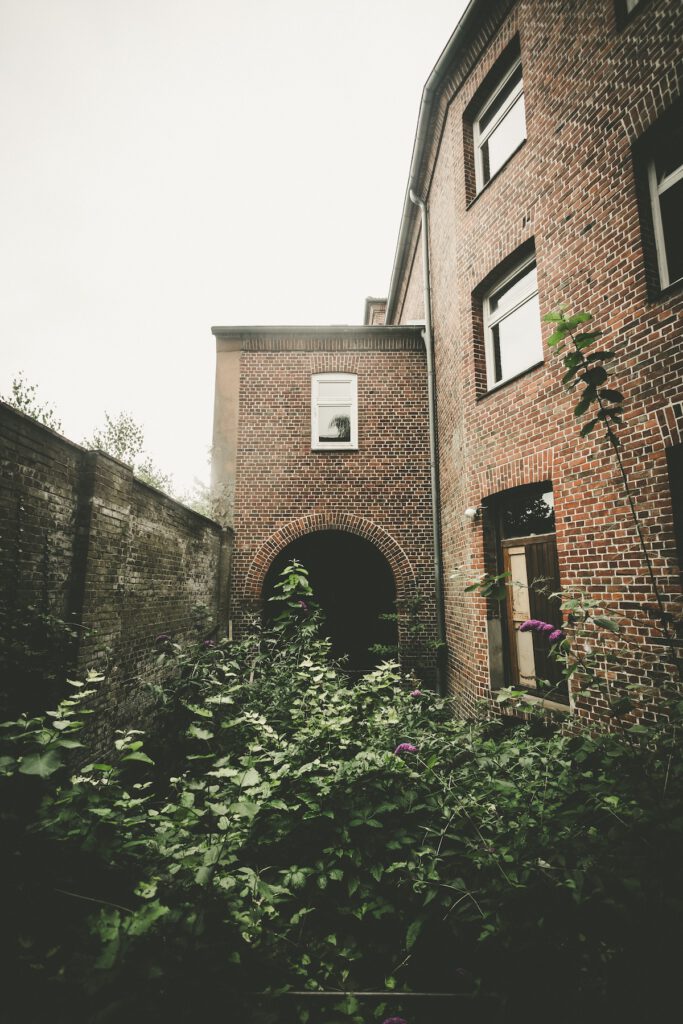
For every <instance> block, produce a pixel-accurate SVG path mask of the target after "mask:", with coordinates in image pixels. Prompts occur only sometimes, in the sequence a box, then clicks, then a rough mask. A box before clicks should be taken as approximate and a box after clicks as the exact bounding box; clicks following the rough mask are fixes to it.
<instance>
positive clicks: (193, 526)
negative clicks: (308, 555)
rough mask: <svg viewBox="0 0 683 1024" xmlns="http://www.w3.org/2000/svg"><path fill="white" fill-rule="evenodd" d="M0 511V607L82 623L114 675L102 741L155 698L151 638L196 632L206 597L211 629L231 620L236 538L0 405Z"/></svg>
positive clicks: (99, 732)
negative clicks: (149, 684)
mask: <svg viewBox="0 0 683 1024" xmlns="http://www.w3.org/2000/svg"><path fill="white" fill-rule="evenodd" d="M0 515H1V517H2V518H1V540H0V613H4V614H5V615H7V614H8V613H11V612H12V611H14V610H17V609H23V608H26V607H27V606H29V605H32V606H34V607H35V608H36V609H37V610H38V611H39V612H40V613H49V614H52V615H55V616H57V617H58V618H61V619H63V620H65V621H67V622H76V623H78V624H80V625H82V626H83V627H84V629H85V635H84V638H83V639H82V641H81V643H80V645H79V649H78V650H77V651H76V652H75V659H76V662H77V666H78V668H80V669H83V668H85V667H88V666H97V667H99V668H101V669H102V671H103V672H104V673H105V675H106V683H105V685H104V687H103V690H102V695H101V699H100V701H99V706H100V708H101V710H102V711H103V714H102V715H98V716H96V721H95V723H94V726H93V733H94V737H95V742H96V744H97V745H99V746H102V745H105V744H106V742H107V741H108V739H109V738H110V736H111V732H112V729H114V728H119V727H122V726H123V725H124V724H129V723H131V722H132V721H135V720H136V716H137V715H138V714H139V713H142V712H144V709H145V707H146V706H147V705H148V704H149V691H148V689H147V687H146V685H144V684H143V682H142V680H144V681H145V683H146V682H150V681H152V680H154V679H155V678H156V670H155V660H156V655H157V651H156V647H155V643H154V640H155V637H156V636H158V635H159V634H160V633H170V634H172V635H173V637H174V638H178V639H182V638H184V637H188V636H191V635H193V631H194V623H195V621H196V619H197V616H196V611H195V609H196V606H198V605H202V606H203V607H204V608H205V610H206V616H207V621H208V625H207V626H206V631H207V632H208V630H209V629H210V628H211V626H212V625H214V626H216V625H218V624H219V622H220V621H221V620H225V611H226V607H225V606H226V601H227V573H228V570H229V554H230V537H229V535H228V534H226V532H225V531H223V530H221V528H220V527H219V526H218V525H217V524H216V523H213V522H212V521H211V520H208V519H206V518H205V517H204V516H201V515H198V514H197V513H195V512H193V511H192V510H191V509H189V508H186V507H185V506H184V505H181V504H179V503H178V502H176V501H174V500H173V499H171V498H169V497H168V496H167V495H164V494H162V493H161V492H160V491H157V490H155V489H154V488H152V487H149V486H147V485H146V484H144V483H142V482H141V481H139V480H137V479H135V477H134V476H133V473H132V472H131V470H130V468H129V467H128V466H124V465H123V464H122V463H120V462H118V461H117V460H116V459H112V458H110V457H109V456H108V455H105V454H103V453H102V452H88V451H86V450H85V449H83V448H81V447H79V446H78V445H76V444H73V443H72V442H70V441H67V440H66V439H65V438H63V437H61V436H59V435H58V434H56V433H55V432H54V431H52V430H49V429H48V428H47V427H44V426H42V425H41V424H39V423H37V422H36V421H35V420H32V419H30V418H29V417H27V416H24V415H22V414H21V413H18V412H17V411H16V410H14V409H11V408H9V407H8V406H6V405H4V404H2V403H0ZM2 685H3V687H7V686H10V687H11V685H12V681H11V680H3V684H2ZM12 703H13V704H16V703H17V699H16V695H12Z"/></svg>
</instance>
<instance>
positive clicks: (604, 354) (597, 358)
mask: <svg viewBox="0 0 683 1024" xmlns="http://www.w3.org/2000/svg"><path fill="white" fill-rule="evenodd" d="M608 359H614V352H608V351H606V350H601V351H600V352H591V353H590V354H589V355H587V356H586V362H587V363H598V362H606V361H607V360H608Z"/></svg>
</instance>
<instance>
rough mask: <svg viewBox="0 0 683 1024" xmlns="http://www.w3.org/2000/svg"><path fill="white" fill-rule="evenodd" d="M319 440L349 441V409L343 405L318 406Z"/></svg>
mask: <svg viewBox="0 0 683 1024" xmlns="http://www.w3.org/2000/svg"><path fill="white" fill-rule="evenodd" d="M318 425H319V430H318V440H319V441H335V442H337V443H339V442H340V441H350V440H351V410H350V408H349V407H348V406H344V405H327V406H320V408H319V412H318Z"/></svg>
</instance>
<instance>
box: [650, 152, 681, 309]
mask: <svg viewBox="0 0 683 1024" xmlns="http://www.w3.org/2000/svg"><path fill="white" fill-rule="evenodd" d="M647 175H648V183H649V186H650V202H651V204H652V225H653V227H654V234H655V247H656V249H657V265H658V267H659V283H660V286H661V288H662V290H663V289H664V288H668V287H669V285H671V284H675V283H676V281H681V280H683V278H680V277H677V278H676V279H675V280H674V281H672V280H671V278H670V275H669V261H668V260H667V257H666V240H665V237H664V224H663V222H662V208H661V205H660V202H659V198H660V196H661V195H662V194H663V193H664V192H666V191H667V190H668V189H670V188H671V187H672V185H677V184H678V183H679V181H680V180H681V178H683V164H680V166H679V167H677V168H676V169H675V170H674V171H672V172H671V174H667V176H666V177H665V178H664V179H663V180H662V181H657V163H656V158H655V157H653V158H652V160H650V163H649V164H648V168H647Z"/></svg>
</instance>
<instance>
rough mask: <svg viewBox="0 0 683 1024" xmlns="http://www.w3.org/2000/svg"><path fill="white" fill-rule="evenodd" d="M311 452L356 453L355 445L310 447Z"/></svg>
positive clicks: (356, 447) (356, 446)
mask: <svg viewBox="0 0 683 1024" xmlns="http://www.w3.org/2000/svg"><path fill="white" fill-rule="evenodd" d="M311 451H312V452H357V451H358V445H357V444H326V445H313V444H312V445H311Z"/></svg>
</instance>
